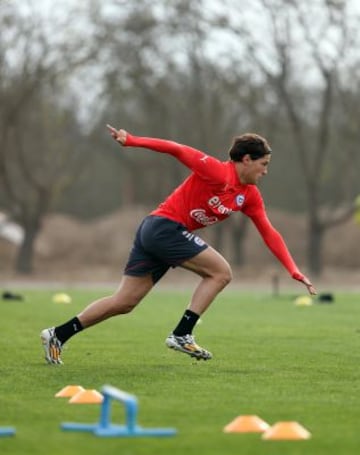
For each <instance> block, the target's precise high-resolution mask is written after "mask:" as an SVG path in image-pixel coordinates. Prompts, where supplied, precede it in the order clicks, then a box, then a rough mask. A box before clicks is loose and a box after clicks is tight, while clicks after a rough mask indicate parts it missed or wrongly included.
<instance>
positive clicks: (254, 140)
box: [229, 133, 272, 161]
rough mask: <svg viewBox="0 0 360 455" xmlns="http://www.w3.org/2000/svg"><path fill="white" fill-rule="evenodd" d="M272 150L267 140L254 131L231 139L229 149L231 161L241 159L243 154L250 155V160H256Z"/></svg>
mask: <svg viewBox="0 0 360 455" xmlns="http://www.w3.org/2000/svg"><path fill="white" fill-rule="evenodd" d="M271 152H272V150H271V147H270V145H269V143H268V142H267V140H266V139H265V138H263V137H262V136H260V135H259V134H255V133H245V134H242V135H241V136H236V137H234V139H233V142H232V145H231V147H230V150H229V156H230V159H231V160H232V161H242V159H243V157H244V156H245V155H250V158H251V159H252V160H258V159H259V158H262V157H263V156H265V155H269V154H270V153H271Z"/></svg>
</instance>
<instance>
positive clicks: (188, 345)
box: [165, 333, 212, 360]
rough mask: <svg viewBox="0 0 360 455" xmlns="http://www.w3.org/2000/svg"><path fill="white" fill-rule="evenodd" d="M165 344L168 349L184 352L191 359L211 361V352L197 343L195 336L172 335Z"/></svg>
mask: <svg viewBox="0 0 360 455" xmlns="http://www.w3.org/2000/svg"><path fill="white" fill-rule="evenodd" d="M165 344H166V346H167V347H168V348H170V349H175V351H180V352H184V353H185V354H188V355H189V356H190V357H195V358H196V359H197V360H201V359H203V360H210V359H211V358H212V354H211V352H209V351H207V350H206V349H204V348H202V347H201V346H199V345H198V344H196V343H195V338H194V337H193V335H184V336H176V335H174V334H173V333H171V334H170V335H169V336H168V337H167V338H166V340H165Z"/></svg>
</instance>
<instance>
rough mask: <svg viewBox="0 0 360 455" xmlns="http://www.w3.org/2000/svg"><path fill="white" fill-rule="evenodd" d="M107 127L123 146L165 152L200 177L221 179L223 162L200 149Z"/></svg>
mask: <svg viewBox="0 0 360 455" xmlns="http://www.w3.org/2000/svg"><path fill="white" fill-rule="evenodd" d="M107 128H108V130H109V132H110V134H111V136H112V137H113V139H114V140H115V141H116V142H118V143H119V144H121V145H123V146H125V147H143V148H148V149H151V150H154V151H156V152H160V153H167V154H169V155H172V156H174V157H175V158H177V159H178V160H179V161H180V162H181V163H183V164H184V165H185V166H186V167H188V168H189V169H191V170H192V171H193V172H195V173H197V174H198V175H199V176H200V177H202V178H204V179H208V180H211V181H213V182H217V181H222V174H223V170H224V165H223V163H222V162H221V161H219V160H217V159H216V158H214V157H212V156H209V155H207V154H206V153H204V152H201V151H200V150H197V149H195V148H193V147H189V146H188V145H183V144H179V143H177V142H174V141H169V140H166V139H158V138H152V137H141V136H134V135H132V134H129V133H128V132H127V131H125V130H123V129H120V130H117V129H116V128H114V127H112V126H110V125H107Z"/></svg>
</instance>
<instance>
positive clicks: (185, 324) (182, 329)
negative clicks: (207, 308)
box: [173, 310, 200, 337]
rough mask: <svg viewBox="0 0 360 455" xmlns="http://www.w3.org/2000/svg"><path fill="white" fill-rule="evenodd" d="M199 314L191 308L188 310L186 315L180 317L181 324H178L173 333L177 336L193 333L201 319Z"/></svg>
mask: <svg viewBox="0 0 360 455" xmlns="http://www.w3.org/2000/svg"><path fill="white" fill-rule="evenodd" d="M199 317H200V316H199V315H198V314H196V313H194V312H193V311H191V310H186V311H185V313H184V316H183V317H182V318H181V319H180V322H179V324H178V325H177V326H176V328H175V330H174V331H173V334H174V335H176V336H178V337H179V336H184V335H187V334H191V333H192V330H193V328H194V326H195V324H196V323H197V320H198V319H199Z"/></svg>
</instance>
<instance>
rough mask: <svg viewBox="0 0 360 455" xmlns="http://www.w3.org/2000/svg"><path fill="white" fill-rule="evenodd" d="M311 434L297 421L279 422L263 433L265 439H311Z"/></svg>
mask: <svg viewBox="0 0 360 455" xmlns="http://www.w3.org/2000/svg"><path fill="white" fill-rule="evenodd" d="M310 438H311V434H310V433H309V431H307V430H306V429H305V428H304V427H302V426H301V425H300V424H299V423H297V422H277V423H275V425H273V426H272V427H270V428H269V429H268V430H267V431H266V432H265V433H264V434H263V435H262V439H265V440H278V441H280V440H283V441H285V440H288V441H289V440H299V439H310Z"/></svg>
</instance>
